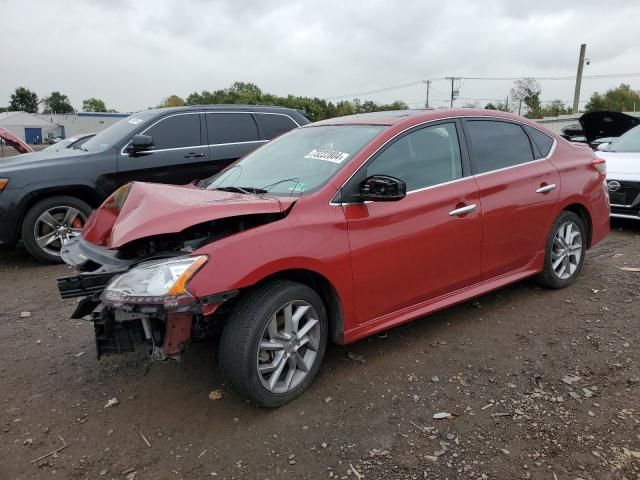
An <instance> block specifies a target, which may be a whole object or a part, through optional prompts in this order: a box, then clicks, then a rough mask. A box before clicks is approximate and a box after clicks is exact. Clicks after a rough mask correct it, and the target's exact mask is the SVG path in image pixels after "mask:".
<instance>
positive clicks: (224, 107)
mask: <svg viewBox="0 0 640 480" xmlns="http://www.w3.org/2000/svg"><path fill="white" fill-rule="evenodd" d="M192 110H198V111H202V110H211V111H228V110H231V111H241V112H247V111H249V112H264V113H287V114H291V113H296V114H298V115H302V114H303V113H302V112H301V111H300V110H296V109H293V108H287V107H278V106H274V105H244V104H215V105H188V106H184V107H166V108H152V109H149V110H143V111H141V112H139V113H150V114H160V113H173V112H188V111H192Z"/></svg>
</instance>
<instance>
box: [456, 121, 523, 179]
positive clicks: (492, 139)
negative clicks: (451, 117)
mask: <svg viewBox="0 0 640 480" xmlns="http://www.w3.org/2000/svg"><path fill="white" fill-rule="evenodd" d="M465 127H466V131H467V134H468V136H469V140H470V144H471V145H470V147H471V154H472V155H471V157H472V160H473V162H472V163H473V171H474V173H476V174H478V173H484V172H491V171H493V170H499V169H501V168H506V167H513V166H515V165H520V164H523V163H527V162H530V161H532V160H533V150H532V149H531V143H530V142H529V137H528V136H527V134H526V133H525V132H524V130H523V129H522V127H521V126H520V125H518V124H516V123H509V122H500V121H493V120H465Z"/></svg>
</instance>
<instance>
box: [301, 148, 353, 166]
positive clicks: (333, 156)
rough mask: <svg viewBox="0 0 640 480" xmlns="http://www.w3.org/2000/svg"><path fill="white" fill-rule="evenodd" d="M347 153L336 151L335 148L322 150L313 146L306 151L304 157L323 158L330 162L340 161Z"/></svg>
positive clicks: (343, 159)
mask: <svg viewBox="0 0 640 480" xmlns="http://www.w3.org/2000/svg"><path fill="white" fill-rule="evenodd" d="M348 156H349V154H348V153H344V152H338V151H337V150H324V149H321V148H314V149H313V150H311V151H310V152H309V153H307V154H306V155H305V156H304V158H310V159H312V160H325V161H327V162H332V163H342V162H344V161H345V160H346V159H347V157H348Z"/></svg>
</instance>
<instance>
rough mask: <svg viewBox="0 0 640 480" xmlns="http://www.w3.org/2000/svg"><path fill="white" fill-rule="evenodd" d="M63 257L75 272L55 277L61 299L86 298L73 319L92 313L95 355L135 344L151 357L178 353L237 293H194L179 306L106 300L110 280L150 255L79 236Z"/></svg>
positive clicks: (205, 331)
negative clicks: (122, 251)
mask: <svg viewBox="0 0 640 480" xmlns="http://www.w3.org/2000/svg"><path fill="white" fill-rule="evenodd" d="M61 256H62V259H63V260H64V261H65V262H66V263H67V264H69V265H72V266H73V267H75V269H76V272H77V273H78V274H77V275H75V276H72V277H64V278H59V279H58V290H59V291H60V296H61V297H62V298H65V299H66V298H76V297H84V298H83V299H82V300H81V301H80V302H79V303H78V306H77V307H76V309H75V311H74V312H73V314H72V315H71V318H83V317H86V316H90V320H91V321H92V322H93V325H94V330H95V339H96V351H97V355H98V358H100V357H101V356H102V355H113V354H123V353H127V352H133V351H134V350H135V348H136V346H137V345H144V344H146V345H147V347H148V349H149V353H150V354H151V356H152V357H153V358H155V359H161V360H164V359H167V358H177V357H179V356H180V354H181V353H182V350H183V348H184V345H185V344H186V343H188V342H189V341H190V340H191V339H192V338H203V337H207V336H209V335H210V334H211V331H212V323H213V322H212V321H211V320H212V318H211V317H212V315H213V314H214V312H216V311H217V310H218V307H219V306H220V305H221V304H222V303H224V302H226V301H227V300H230V299H232V298H233V297H235V296H236V295H237V294H238V293H239V292H238V291H237V290H234V291H229V292H223V293H220V294H216V295H211V296H208V297H205V298H194V299H193V302H192V303H190V304H189V305H188V306H183V307H181V308H180V309H169V308H166V307H165V306H164V305H161V304H152V303H142V304H127V303H122V304H120V303H118V304H112V303H105V302H103V301H102V299H101V296H102V292H103V291H104V290H105V288H106V287H107V285H108V284H109V282H111V280H112V279H113V278H114V277H115V276H117V275H119V274H121V273H125V272H127V271H128V270H129V269H131V268H133V267H134V266H136V265H137V264H138V263H140V262H142V261H143V260H149V259H148V258H145V259H134V260H131V259H123V258H120V257H119V256H118V252H117V251H112V250H108V249H106V248H104V247H100V246H97V245H93V244H91V243H89V242H87V241H85V240H84V239H82V238H81V237H78V238H75V239H73V240H71V241H69V242H68V243H67V244H66V245H65V246H64V248H63V250H62V252H61Z"/></svg>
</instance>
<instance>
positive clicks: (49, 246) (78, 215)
mask: <svg viewBox="0 0 640 480" xmlns="http://www.w3.org/2000/svg"><path fill="white" fill-rule="evenodd" d="M86 221H87V217H86V215H85V214H84V213H82V212H81V211H80V210H78V209H77V208H74V207H69V206H63V205H60V206H56V207H53V208H50V209H48V210H46V211H45V212H43V213H42V214H41V215H40V216H39V217H38V219H37V220H36V223H35V225H34V226H33V235H34V239H35V241H36V243H37V244H38V246H39V247H40V248H41V249H42V250H44V251H45V252H47V253H48V254H51V255H55V256H60V249H61V248H62V246H63V245H64V244H65V243H66V242H67V241H68V240H69V239H70V238H73V237H77V236H78V235H80V233H82V227H83V226H84V224H85V222H86Z"/></svg>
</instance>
